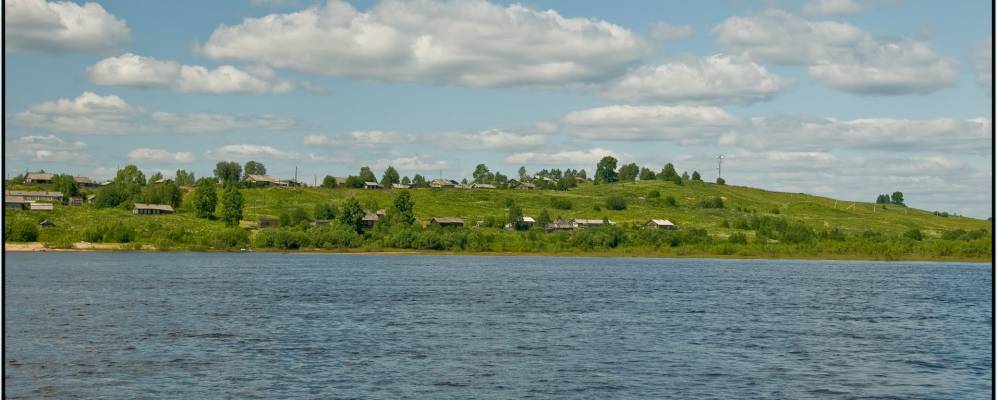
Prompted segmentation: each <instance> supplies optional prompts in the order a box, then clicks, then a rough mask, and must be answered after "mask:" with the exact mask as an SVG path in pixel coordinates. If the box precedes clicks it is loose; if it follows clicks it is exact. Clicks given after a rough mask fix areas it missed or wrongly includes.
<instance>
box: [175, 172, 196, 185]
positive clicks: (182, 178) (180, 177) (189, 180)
mask: <svg viewBox="0 0 997 400" xmlns="http://www.w3.org/2000/svg"><path fill="white" fill-rule="evenodd" d="M173 181H174V182H176V184H177V186H194V173H193V172H187V171H186V170H182V169H178V170H177V175H176V177H174V178H173Z"/></svg>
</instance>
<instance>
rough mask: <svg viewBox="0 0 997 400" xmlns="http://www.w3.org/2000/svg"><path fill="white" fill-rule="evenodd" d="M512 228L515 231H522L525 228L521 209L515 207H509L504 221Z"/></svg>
mask: <svg viewBox="0 0 997 400" xmlns="http://www.w3.org/2000/svg"><path fill="white" fill-rule="evenodd" d="M506 222H508V223H509V224H510V225H512V228H513V229H515V230H517V231H518V230H522V229H523V227H525V224H523V209H522V208H519V206H517V205H512V206H509V218H508V219H506Z"/></svg>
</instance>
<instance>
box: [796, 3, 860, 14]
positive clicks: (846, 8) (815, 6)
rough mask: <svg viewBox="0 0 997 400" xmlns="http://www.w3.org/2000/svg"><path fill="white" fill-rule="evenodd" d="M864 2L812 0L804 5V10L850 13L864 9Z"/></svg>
mask: <svg viewBox="0 0 997 400" xmlns="http://www.w3.org/2000/svg"><path fill="white" fill-rule="evenodd" d="M864 9H865V7H864V6H863V5H862V3H859V2H858V1H855V0H811V1H808V2H807V3H806V4H804V5H803V12H804V13H807V14H817V15H850V14H858V13H860V12H862V10H864Z"/></svg>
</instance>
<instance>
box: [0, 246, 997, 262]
mask: <svg viewBox="0 0 997 400" xmlns="http://www.w3.org/2000/svg"><path fill="white" fill-rule="evenodd" d="M71 246H72V247H66V246H51V245H47V244H45V243H41V242H31V243H4V251H10V252H205V253H238V252H260V253H293V254H349V255H386V256H440V255H443V256H494V257H503V256H509V257H529V256H533V257H591V258H606V257H619V258H661V259H667V258H697V259H721V260H739V259H743V260H765V259H768V260H833V261H930V262H974V263H993V258H986V257H983V258H981V257H958V256H949V257H919V256H918V255H901V256H891V257H871V256H867V255H861V254H812V255H808V254H788V255H787V254H777V253H764V254H715V253H708V252H697V251H688V249H683V250H682V251H671V252H662V251H647V250H639V249H638V250H629V249H627V250H618V249H614V250H604V251H578V252H566V251H560V252H558V251H538V252H527V251H444V250H407V249H315V248H307V249H294V250H288V249H251V250H248V249H247V250H246V251H243V250H239V249H229V250H219V249H204V248H195V247H189V248H169V249H164V248H157V247H155V246H152V245H137V244H128V243H88V242H78V243H73V244H72V245H71Z"/></svg>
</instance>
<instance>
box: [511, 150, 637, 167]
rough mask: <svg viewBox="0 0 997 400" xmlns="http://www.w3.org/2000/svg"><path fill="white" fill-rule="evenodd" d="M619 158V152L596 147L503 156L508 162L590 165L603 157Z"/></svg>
mask: <svg viewBox="0 0 997 400" xmlns="http://www.w3.org/2000/svg"><path fill="white" fill-rule="evenodd" d="M606 156H609V157H614V158H616V159H619V158H620V157H621V156H620V154H618V153H616V152H614V151H612V150H607V149H603V148H601V147H596V148H592V149H588V150H560V151H555V152H523V153H515V154H510V155H509V156H507V157H506V158H505V162H507V163H509V164H529V165H558V166H592V165H595V164H596V163H598V162H599V160H601V159H602V158H603V157H606Z"/></svg>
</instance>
